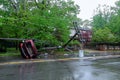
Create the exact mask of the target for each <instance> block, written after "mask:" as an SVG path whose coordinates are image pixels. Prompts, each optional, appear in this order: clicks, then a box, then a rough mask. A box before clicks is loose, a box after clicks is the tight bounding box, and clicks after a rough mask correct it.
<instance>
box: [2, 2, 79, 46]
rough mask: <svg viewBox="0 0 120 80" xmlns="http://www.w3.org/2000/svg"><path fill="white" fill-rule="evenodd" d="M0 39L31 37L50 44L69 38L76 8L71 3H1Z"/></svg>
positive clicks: (76, 12) (77, 11) (75, 17)
mask: <svg viewBox="0 0 120 80" xmlns="http://www.w3.org/2000/svg"><path fill="white" fill-rule="evenodd" d="M1 5H3V6H2V8H1V9H0V11H1V12H2V14H1V19H0V21H1V22H0V24H1V27H0V28H1V31H0V32H1V33H2V35H1V36H0V37H12V38H13V37H14V38H32V39H33V38H35V39H39V40H41V42H43V41H46V42H50V43H52V44H54V45H56V44H60V43H64V42H66V41H67V40H68V39H69V26H70V25H71V23H72V21H74V20H76V19H77V14H78V13H79V6H78V5H75V4H74V2H73V1H72V0H68V1H65V0H3V2H2V3H1Z"/></svg>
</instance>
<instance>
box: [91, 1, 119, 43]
mask: <svg viewBox="0 0 120 80" xmlns="http://www.w3.org/2000/svg"><path fill="white" fill-rule="evenodd" d="M115 4H116V6H115V7H108V6H104V7H102V8H103V9H101V7H100V6H99V7H98V8H97V13H96V15H95V16H93V22H92V26H93V41H94V42H120V0H119V1H117V2H116V3H115Z"/></svg>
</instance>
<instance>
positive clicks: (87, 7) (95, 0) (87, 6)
mask: <svg viewBox="0 0 120 80" xmlns="http://www.w3.org/2000/svg"><path fill="white" fill-rule="evenodd" d="M74 1H75V3H76V4H78V5H79V6H80V10H81V11H80V14H79V16H78V17H79V18H81V19H83V20H85V19H90V18H91V17H92V16H93V13H94V10H95V9H96V8H97V7H98V4H100V5H104V4H106V5H109V6H114V5H115V1H118V0H74Z"/></svg>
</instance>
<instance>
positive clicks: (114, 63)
mask: <svg viewBox="0 0 120 80" xmlns="http://www.w3.org/2000/svg"><path fill="white" fill-rule="evenodd" d="M0 80H120V58H116V59H101V60H72V61H53V62H40V63H29V64H13V65H1V66H0Z"/></svg>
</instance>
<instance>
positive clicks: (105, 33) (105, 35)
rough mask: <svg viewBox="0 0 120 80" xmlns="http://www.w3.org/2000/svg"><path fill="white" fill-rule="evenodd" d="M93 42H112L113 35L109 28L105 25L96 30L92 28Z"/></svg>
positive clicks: (113, 39)
mask: <svg viewBox="0 0 120 80" xmlns="http://www.w3.org/2000/svg"><path fill="white" fill-rule="evenodd" d="M92 37H93V38H92V41H93V42H107V43H109V42H114V41H115V36H114V34H112V32H111V30H110V29H109V28H107V27H104V28H100V29H97V30H94V33H93V36H92Z"/></svg>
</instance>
